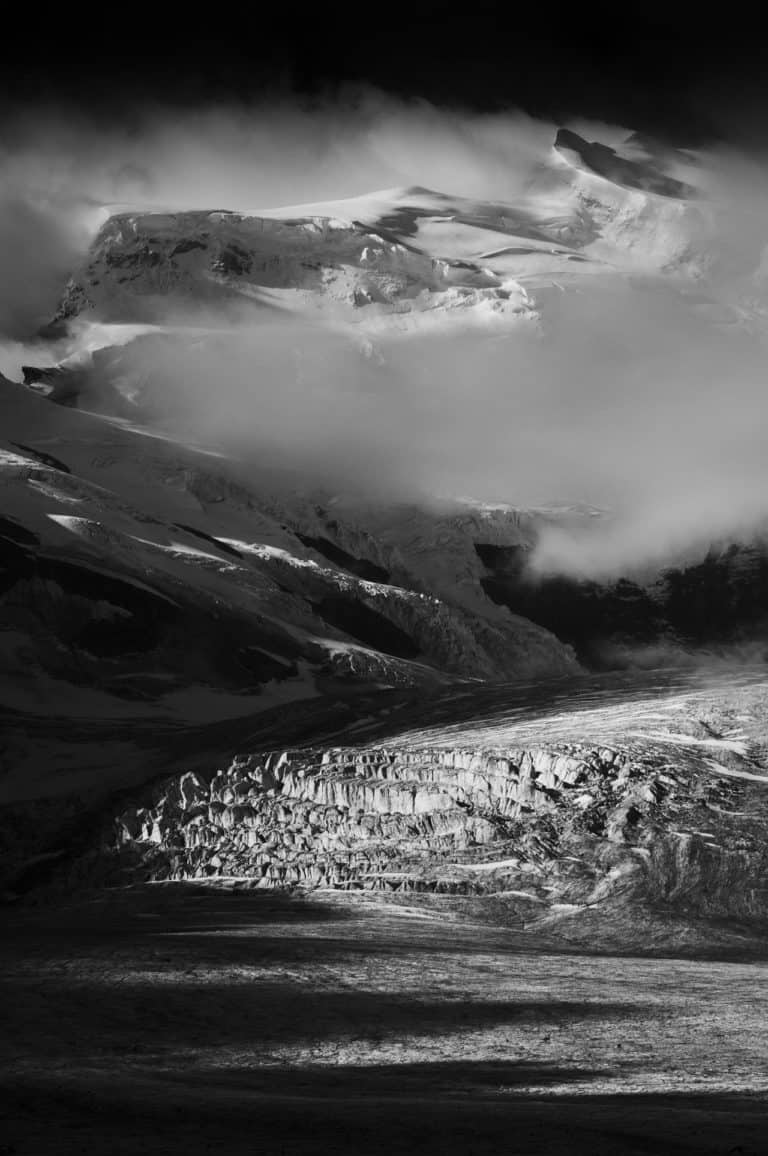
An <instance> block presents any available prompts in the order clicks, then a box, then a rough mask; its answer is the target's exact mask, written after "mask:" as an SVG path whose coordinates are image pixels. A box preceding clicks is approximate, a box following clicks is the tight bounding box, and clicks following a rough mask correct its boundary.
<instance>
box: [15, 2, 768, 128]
mask: <svg viewBox="0 0 768 1156" xmlns="http://www.w3.org/2000/svg"><path fill="white" fill-rule="evenodd" d="M646 7H647V8H648V9H649V10H650V12H649V13H648V14H642V11H641V9H639V8H638V6H636V5H628V6H624V8H622V6H621V5H616V4H611V5H607V4H606V5H605V6H601V5H600V4H599V3H597V4H596V3H592V4H589V5H580V4H569V5H568V6H565V5H564V6H563V7H562V8H560V7H559V6H558V5H551V4H550V5H543V4H542V5H536V4H535V3H534V4H528V5H526V6H523V5H519V4H516V3H511V2H510V0H505V2H503V3H502V2H489V0H466V2H465V3H464V4H462V5H461V7H460V8H458V9H454V8H453V7H452V5H451V4H450V3H448V0H446V2H444V3H439V4H438V3H430V2H427V0H420V2H418V0H417V2H414V3H412V4H407V3H402V2H399V3H398V2H390V3H389V4H386V3H384V2H383V0H379V2H378V3H375V4H368V5H365V4H352V3H349V2H348V0H340V2H336V3H333V2H330V3H328V4H320V3H318V4H314V5H311V6H310V5H306V4H293V5H290V4H287V3H281V2H280V0H274V2H273V3H272V4H271V5H270V6H267V5H265V4H258V3H253V4H251V5H249V6H248V7H247V8H246V7H245V6H239V5H238V6H235V5H231V6H225V5H219V6H205V7H203V8H198V7H193V6H192V5H189V6H188V7H187V8H186V9H185V8H182V7H176V6H174V7H173V8H171V9H167V8H163V7H162V5H159V4H158V5H155V6H153V7H150V6H147V5H141V4H140V5H129V6H120V7H115V8H110V6H109V5H106V4H103V5H102V6H101V7H100V8H98V9H97V8H95V7H94V8H88V7H83V6H79V5H61V6H59V7H58V10H57V11H54V12H53V13H46V12H45V10H43V9H41V8H39V7H38V6H34V8H33V7H32V6H31V5H30V6H29V14H28V15H27V16H26V17H25V16H24V8H23V6H18V5H17V6H15V8H14V15H15V19H17V20H18V25H17V27H16V28H15V29H8V28H6V29H4V36H3V40H4V43H3V61H2V67H0V91H1V92H2V96H3V101H4V104H5V105H6V107H13V106H15V105H18V104H22V105H23V104H29V103H36V102H41V103H45V102H48V103H51V102H53V103H56V102H65V103H68V102H73V103H74V104H76V105H77V106H79V107H81V108H84V109H85V110H86V111H87V112H89V113H91V114H92V115H94V116H102V117H103V116H107V117H109V116H116V115H120V113H121V111H122V110H123V109H128V108H130V106H131V105H133V104H135V103H137V102H141V101H146V100H150V101H152V100H158V101H161V102H163V103H167V102H171V103H178V104H187V105H190V104H197V103H204V104H207V103H211V102H218V101H236V102H241V101H246V102H247V101H250V100H253V99H259V98H262V97H265V96H267V97H268V96H271V95H273V94H281V95H287V94H297V95H299V96H301V97H304V98H307V99H312V98H314V97H324V96H334V95H338V94H339V92H340V91H341V92H342V93H344V95H348V93H349V88H350V87H354V86H355V85H359V84H369V85H373V86H376V87H378V88H381V89H383V90H384V91H386V92H390V93H394V94H397V95H401V96H406V97H413V96H416V97H423V98H425V99H427V100H431V101H434V102H437V103H440V104H448V105H452V104H453V105H459V106H464V107H469V108H473V109H478V110H485V109H496V108H502V107H509V106H510V105H514V106H517V107H521V108H522V109H524V110H525V111H527V112H530V113H532V114H534V115H536V114H538V115H542V116H547V117H549V118H551V119H564V118H565V117H567V116H573V115H584V116H590V117H595V118H599V119H604V120H613V121H619V122H621V123H623V124H627V125H630V126H631V127H633V128H638V129H644V130H646V131H654V132H657V133H661V134H664V135H667V136H671V137H673V138H676V139H679V140H680V142H681V143H685V142H688V143H695V141H694V139H693V138H695V137H707V136H709V135H713V134H714V135H717V134H718V132H719V131H721V129H722V122H723V121H725V122H728V121H729V119H731V118H732V117H733V115H734V110H736V109H738V110H739V111H741V110H742V109H744V108H746V109H747V110H748V112H749V113H750V114H751V115H753V116H754V115H755V114H756V112H757V110H761V109H762V108H763V106H764V104H765V103H766V102H765V100H764V97H765V93H766V91H768V85H766V82H765V81H764V80H763V69H764V66H763V59H762V54H763V47H762V38H761V36H760V34H759V31H758V29H757V28H756V27H754V26H753V25H752V24H751V23H750V22H749V21H744V20H743V19H741V18H740V16H739V13H738V11H737V10H736V9H735V8H734V7H733V6H730V7H729V9H728V11H727V12H724V11H723V10H722V9H720V10H719V12H718V15H717V18H716V17H715V16H714V15H713V16H708V15H706V9H705V6H704V5H698V6H697V7H696V8H693V7H692V8H691V10H690V11H685V9H686V8H687V5H680V4H670V5H667V6H662V5H652V4H651V5H647V6H646ZM665 8H668V9H669V12H667V11H665ZM654 9H656V10H657V12H656V14H654ZM19 17H21V18H20V19H19Z"/></svg>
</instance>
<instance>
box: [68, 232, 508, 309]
mask: <svg viewBox="0 0 768 1156" xmlns="http://www.w3.org/2000/svg"><path fill="white" fill-rule="evenodd" d="M286 289H290V290H296V291H299V292H301V293H305V294H311V295H319V296H322V297H327V298H330V299H331V300H335V301H337V302H340V303H343V304H346V305H348V306H350V307H352V308H355V309H357V308H361V307H365V306H369V305H382V306H385V307H394V308H403V309H406V310H410V309H416V310H418V309H423V308H427V307H430V306H431V305H434V304H435V302H436V301H439V302H441V303H443V304H448V305H450V304H452V303H458V304H462V302H463V303H464V304H466V303H467V301H466V298H467V297H468V298H469V299H470V302H471V303H474V304H478V303H487V304H488V305H489V306H490V307H491V308H493V309H496V310H498V311H500V312H514V311H517V312H520V313H527V312H529V309H528V305H527V301H526V297H525V293H524V292H518V293H517V294H516V295H515V299H514V300H512V299H511V294H510V289H509V287H508V286H506V285H505V282H504V279H503V278H500V277H497V276H494V274H493V273H491V272H489V271H488V270H487V269H485V268H484V267H483V266H482V265H481V264H478V263H475V262H468V261H458V260H451V259H450V258H439V257H435V256H432V255H430V254H429V253H426V252H423V251H422V250H421V249H418V248H416V247H414V246H413V245H409V244H408V243H407V242H404V241H403V240H402V239H401V238H400V237H399V236H397V235H393V234H391V233H390V232H389V230H387V229H386V228H385V229H383V230H379V229H378V228H377V227H370V226H366V225H365V224H363V223H361V222H360V221H356V220H339V219H334V218H333V217H330V216H327V215H323V216H320V215H311V216H309V215H308V216H302V217H296V218H291V217H289V216H284V217H283V218H282V219H276V218H274V217H270V216H255V215H248V214H243V213H234V212H223V211H214V212H182V213H120V214H116V215H115V216H113V217H110V218H109V220H108V221H107V222H106V223H105V224H104V226H103V227H102V229H101V230H100V232H99V234H98V235H97V237H96V238H95V240H94V243H93V245H92V247H91V250H90V253H89V255H88V259H87V261H86V263H85V264H84V266H83V267H82V268H81V269H80V270H79V271H78V272H77V273H76V274H75V276H74V277H73V278H72V279H71V280H70V282H69V284H68V285H67V288H66V290H65V292H64V295H63V297H62V300H61V303H60V306H59V309H58V312H57V314H56V317H55V319H54V320H55V321H62V320H64V321H66V320H68V319H71V318H73V317H76V316H78V315H79V314H81V313H85V314H92V315H95V316H97V317H99V318H100V319H101V320H112V321H125V320H127V319H130V320H134V321H135V320H139V321H153V320H158V319H160V320H164V319H165V318H166V317H167V315H168V309H169V305H173V304H176V305H179V304H180V303H183V304H185V305H186V306H187V307H190V306H192V307H200V308H203V307H205V306H206V305H208V306H211V305H216V304H222V303H225V302H227V301H229V302H231V301H233V300H237V299H240V300H241V301H244V302H248V301H249V300H250V303H251V304H254V303H256V302H257V301H258V300H259V294H260V293H262V292H263V291H265V290H266V291H271V290H278V291H280V290H286Z"/></svg>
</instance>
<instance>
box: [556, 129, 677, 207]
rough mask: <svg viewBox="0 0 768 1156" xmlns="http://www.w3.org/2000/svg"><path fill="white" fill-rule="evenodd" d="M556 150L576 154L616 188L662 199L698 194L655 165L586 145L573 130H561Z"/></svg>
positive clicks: (601, 146) (596, 143) (600, 146)
mask: <svg viewBox="0 0 768 1156" xmlns="http://www.w3.org/2000/svg"><path fill="white" fill-rule="evenodd" d="M555 148H556V149H558V151H560V152H566V153H574V154H575V155H576V156H577V157H578V159H579V161H580V162H581V163H582V164H583V165H585V166H586V168H588V169H589V170H591V171H592V172H594V173H597V174H598V175H599V176H601V177H605V178H606V180H610V181H614V182H615V183H616V184H619V185H626V186H627V187H628V188H633V189H643V190H644V191H646V192H649V193H654V194H656V195H657V196H661V197H695V196H696V190H695V189H694V188H693V187H692V186H691V185H687V184H685V182H684V181H677V180H675V179H674V178H673V177H670V176H669V175H668V174H667V173H664V172H663V171H662V170H661V169H660V168H657V167H656V165H655V164H653V163H652V162H650V161H646V162H644V163H640V162H638V161H635V160H629V159H627V158H626V157H623V156H621V155H620V154H619V153H617V152H616V150H615V149H612V148H609V146H608V145H604V144H601V143H600V142H599V141H587V140H585V139H584V138H583V137H581V136H579V135H578V133H575V132H572V131H571V130H570V129H567V128H561V129H559V130H558V133H557V136H556V138H555Z"/></svg>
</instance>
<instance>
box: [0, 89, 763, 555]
mask: <svg viewBox="0 0 768 1156" xmlns="http://www.w3.org/2000/svg"><path fill="white" fill-rule="evenodd" d="M577 127H579V128H580V129H581V130H582V131H584V132H585V133H586V134H587V135H590V136H592V137H600V135H601V129H600V126H589V125H586V126H584V125H579V126H577ZM589 130H591V131H589ZM627 131H628V130H622V129H620V128H618V127H617V126H613V127H611V128H610V129H609V130H607V132H603V136H604V139H609V140H610V141H611V142H612V143H616V142H617V141H618V139H620V137H621V135H622V134H623V133H626V132H627ZM553 135H554V126H552V125H549V124H546V123H544V122H539V121H535V120H532V119H530V118H528V117H526V116H523V115H522V114H517V113H508V114H494V115H482V116H481V115H475V114H469V113H467V114H460V113H456V112H447V111H443V110H440V109H437V108H435V107H433V106H430V105H428V104H426V103H424V102H419V101H412V102H402V101H395V100H393V99H390V98H384V97H382V96H380V95H377V94H375V93H367V94H363V95H362V96H361V95H359V94H358V95H357V96H356V97H355V98H354V99H350V100H349V101H347V102H346V103H344V102H341V103H338V102H337V103H335V104H325V105H321V106H319V107H314V108H312V109H309V108H301V107H299V106H296V105H293V104H290V103H274V104H272V105H269V106H260V107H255V108H250V109H243V108H240V109H230V110H224V109H220V108H216V109H208V110H200V111H196V112H195V111H190V110H187V111H185V112H175V113H172V112H170V111H168V110H157V109H151V108H149V107H147V108H144V109H142V110H139V111H138V112H137V113H136V114H135V116H134V118H133V120H132V121H131V122H130V123H128V122H125V123H123V124H121V125H112V126H110V128H109V129H108V130H107V129H106V128H104V127H103V126H101V127H100V126H94V125H90V124H88V123H86V122H84V121H82V120H80V121H77V120H70V121H69V122H67V123H65V122H64V121H63V120H62V119H60V118H58V117H57V116H56V115H54V114H52V113H51V114H49V115H46V116H41V115H36V116H35V118H32V119H30V118H29V117H28V118H27V120H26V121H25V120H24V118H23V117H22V118H20V119H19V120H18V121H17V123H16V124H15V127H14V132H13V133H12V134H11V137H10V143H8V144H6V146H5V151H4V153H3V154H2V155H0V178H1V179H2V187H3V189H4V195H3V200H2V202H1V203H0V243H1V244H2V245H3V247H4V264H3V275H2V280H1V281H0V330H2V332H3V333H4V334H5V336H6V338H8V339H14V340H21V339H24V338H26V337H28V336H29V335H30V334H31V333H32V332H33V331H34V329H35V328H36V327H37V326H38V325H39V324H40V323H42V322H43V321H44V320H46V318H47V317H48V316H50V314H51V312H52V310H53V308H54V306H55V302H56V299H57V296H58V293H59V291H60V288H61V285H62V283H63V281H64V279H65V278H66V274H67V272H68V270H69V269H70V268H71V267H72V265H73V264H74V263H75V261H76V259H77V257H78V254H80V253H82V252H83V251H84V249H85V247H86V245H87V242H88V238H89V237H90V236H91V235H92V233H93V230H94V228H95V227H96V225H97V224H98V222H99V221H100V220H102V219H103V216H104V211H103V209H102V206H103V205H108V206H115V205H122V204H125V203H128V204H131V205H138V206H146V207H173V208H231V209H241V210H253V209H258V208H262V207H270V206H276V205H281V204H298V203H302V202H312V201H319V200H324V199H334V198H340V197H350V196H355V195H359V194H362V193H365V192H369V191H371V190H373V189H378V188H386V187H392V186H404V185H413V184H418V185H425V186H427V187H433V188H437V189H439V190H444V191H449V192H453V193H456V194H460V195H466V196H472V197H478V198H483V199H489V200H501V201H504V200H514V199H515V197H516V196H518V195H519V194H520V193H521V192H522V191H523V190H524V189H525V188H526V186H527V184H528V182H529V180H530V178H531V176H532V174H533V173H534V172H535V171H536V166H537V165H538V163H539V161H540V159H541V157H542V155H544V154H546V150H547V149H548V148H549V146H550V144H551V142H552V140H553ZM697 173H698V179H699V181H700V182H701V184H702V187H703V188H704V190H705V193H706V201H705V209H706V213H708V214H709V216H708V218H707V220H708V222H709V225H708V227H710V226H711V228H710V234H709V236H708V238H707V242H706V246H705V247H704V250H703V257H702V266H701V275H700V278H699V282H698V289H699V290H700V291H701V297H702V300H703V299H704V298H709V304H706V303H696V302H695V301H693V300H692V299H691V297H690V295H686V294H684V293H683V292H681V289H682V288H686V286H684V285H683V284H682V282H678V281H675V280H674V279H670V280H669V281H668V282H667V283H666V284H662V283H661V281H660V280H655V281H652V280H651V279H648V278H646V279H642V278H634V279H633V278H627V277H626V276H623V275H619V274H618V273H616V274H614V275H612V274H610V273H608V272H606V273H605V274H604V275H603V276H601V277H600V278H589V277H586V276H585V277H584V278H583V279H582V280H581V281H580V282H579V283H578V284H576V283H574V287H573V288H572V289H570V290H569V291H568V292H567V293H561V292H560V290H558V289H557V288H550V289H542V290H538V289H537V290H536V292H535V294H534V295H536V296H537V298H538V302H539V305H540V307H541V313H542V318H543V321H542V328H541V330H540V331H537V330H534V329H533V328H532V327H529V328H527V329H526V327H525V326H522V327H521V326H518V327H516V328H515V329H514V330H512V331H510V333H509V334H508V335H498V334H497V335H496V336H494V337H493V338H492V339H491V338H490V337H489V335H488V333H487V331H484V330H482V329H480V328H474V329H473V328H472V327H464V326H461V325H458V324H457V325H455V326H453V327H448V328H446V329H444V330H442V331H431V332H426V331H425V332H424V333H423V334H421V335H417V336H414V337H411V338H409V339H408V340H407V341H404V340H398V339H395V338H388V337H386V336H381V337H380V338H377V354H378V356H377V357H373V358H372V357H370V356H366V355H365V351H364V349H363V345H362V344H361V342H360V341H359V340H357V339H355V338H353V337H350V335H349V334H348V333H344V332H342V331H340V330H339V329H337V328H333V327H331V328H330V329H328V330H323V329H322V328H321V327H319V326H313V325H310V324H309V323H308V322H306V321H305V320H302V321H300V322H297V321H296V320H293V321H292V320H284V321H276V320H274V319H271V320H264V319H261V320H259V322H258V324H254V322H253V318H252V316H249V320H248V322H247V323H245V321H244V319H243V317H242V316H239V315H238V316H235V315H231V314H230V315H228V316H226V317H225V318H222V317H217V318H213V319H212V323H213V324H215V325H220V326H221V325H224V326H225V327H226V329H227V332H226V334H224V335H223V336H221V337H220V338H217V339H210V340H208V341H206V342H203V343H202V344H201V343H199V342H198V344H193V343H190V342H189V341H179V340H178V339H177V340H175V341H172V342H165V343H158V342H144V343H142V342H137V343H135V344H134V345H132V346H130V347H127V348H128V349H129V352H127V353H126V357H127V358H128V359H129V363H125V364H124V365H123V367H122V371H123V372H126V373H134V374H139V375H143V376H144V378H145V379H146V378H147V377H153V378H154V382H155V385H154V389H155V395H154V403H153V404H155V406H156V408H157V412H158V414H160V413H162V417H163V420H165V421H166V422H169V423H173V422H176V423H178V425H179V426H183V427H184V428H185V429H187V430H191V431H196V432H197V433H198V434H199V435H201V436H202V435H204V436H207V437H210V438H212V439H215V440H219V441H226V442H228V443H230V444H232V445H233V446H236V447H237V450H238V452H239V453H241V454H243V455H245V456H247V455H249V454H250V455H251V457H252V458H253V459H254V460H256V459H258V461H259V462H260V463H261V464H263V465H265V466H269V465H271V466H273V467H275V468H276V467H277V466H278V465H279V466H280V467H281V468H283V467H284V468H285V469H286V470H289V471H291V470H292V471H293V472H294V473H296V474H298V475H302V476H305V477H307V478H308V479H311V480H312V482H313V483H315V482H317V483H318V484H319V483H320V482H323V483H325V484H326V485H328V486H342V487H343V486H347V487H352V488H356V489H361V490H362V491H367V492H369V493H371V494H376V495H379V496H384V497H388V498H392V497H397V498H401V497H408V496H413V497H418V498H420V499H423V500H426V498H427V497H428V496H429V495H439V496H443V497H445V496H449V495H451V494H453V495H460V494H472V495H473V496H475V497H477V498H478V499H480V500H486V501H504V502H510V503H518V504H521V505H526V504H536V503H539V502H543V501H547V500H550V499H553V498H566V499H568V500H577V499H582V500H585V501H587V502H591V503H593V504H595V505H598V506H601V507H607V508H608V509H609V510H610V511H611V516H610V517H609V518H606V519H603V520H591V522H590V529H589V532H588V533H583V534H580V535H579V536H578V537H574V536H573V535H572V534H567V533H565V532H564V531H560V530H555V529H552V530H551V531H548V532H547V533H546V534H545V535H544V536H543V537H542V540H541V542H540V545H539V549H538V552H537V555H536V559H535V563H536V565H537V566H538V567H539V568H540V569H541V570H553V569H568V570H572V571H576V572H583V573H592V574H601V573H615V572H619V571H621V570H626V569H631V568H634V569H637V568H639V567H642V566H645V565H650V564H653V563H655V562H656V561H658V560H659V559H661V558H664V557H668V556H669V555H670V554H674V553H676V552H680V551H685V550H691V549H696V548H699V547H700V545H701V544H702V543H703V542H705V541H707V540H708V539H709V538H711V537H712V536H716V535H726V534H728V533H732V532H734V533H735V532H739V533H741V532H747V531H748V528H750V527H753V526H754V525H755V524H757V523H759V522H760V521H761V520H762V519H764V518H765V517H766V516H768V452H766V451H768V446H767V445H766V433H765V429H766V422H765V413H766V386H765V369H764V365H765V361H766V358H765V352H766V351H765V345H764V338H763V335H762V334H763V331H764V323H765V318H766V316H768V313H767V312H766V310H767V309H768V299H767V298H766V277H768V262H765V263H763V261H762V256H761V255H762V251H763V248H764V246H765V244H766V242H767V241H768V211H767V210H766V209H765V207H764V206H765V205H766V204H768V174H767V172H766V167H765V162H764V159H763V158H761V156H760V155H759V154H758V153H757V152H755V151H752V152H750V153H747V152H745V151H743V150H736V149H734V148H728V147H726V146H724V145H722V146H719V147H718V148H717V149H711V150H709V151H708V152H707V153H702V154H700V156H699V165H698V168H697ZM176 320H177V321H178V320H181V321H183V320H184V319H183V318H176ZM195 323H196V324H198V325H199V323H200V317H199V315H196V318H195ZM13 355H14V357H17V356H18V349H16V350H15V351H14V354H13Z"/></svg>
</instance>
